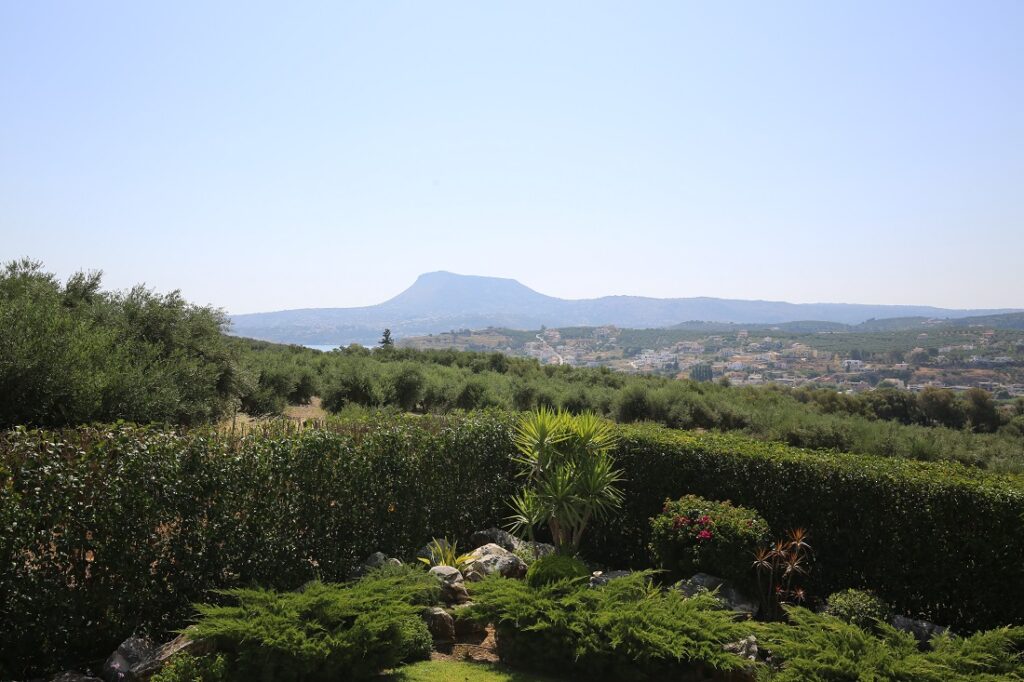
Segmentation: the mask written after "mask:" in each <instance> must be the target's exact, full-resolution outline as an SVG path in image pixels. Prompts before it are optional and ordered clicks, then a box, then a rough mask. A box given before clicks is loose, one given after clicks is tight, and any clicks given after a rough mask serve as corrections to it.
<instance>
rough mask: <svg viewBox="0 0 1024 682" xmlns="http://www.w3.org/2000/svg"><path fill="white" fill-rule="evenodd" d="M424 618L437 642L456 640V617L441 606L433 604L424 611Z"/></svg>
mask: <svg viewBox="0 0 1024 682" xmlns="http://www.w3.org/2000/svg"><path fill="white" fill-rule="evenodd" d="M423 620H424V621H426V623H427V629H428V630H430V635H431V636H432V637H433V638H434V641H435V642H444V643H450V642H454V641H455V619H453V618H452V614H450V613H448V612H447V611H445V610H444V609H442V608H441V607H440V606H432V607H430V608H429V609H427V610H426V611H424V612H423Z"/></svg>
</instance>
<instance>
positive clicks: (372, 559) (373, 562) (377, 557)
mask: <svg viewBox="0 0 1024 682" xmlns="http://www.w3.org/2000/svg"><path fill="white" fill-rule="evenodd" d="M387 560H388V556H387V554H385V553H384V552H374V553H373V554H371V555H370V556H368V557H366V558H365V559H363V564H362V565H363V568H366V569H373V568H380V567H381V566H383V565H384V564H385V563H387Z"/></svg>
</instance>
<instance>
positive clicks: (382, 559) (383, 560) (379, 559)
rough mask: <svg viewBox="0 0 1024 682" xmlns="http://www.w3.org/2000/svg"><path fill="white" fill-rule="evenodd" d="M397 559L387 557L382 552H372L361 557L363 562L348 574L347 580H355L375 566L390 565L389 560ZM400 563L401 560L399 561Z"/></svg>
mask: <svg viewBox="0 0 1024 682" xmlns="http://www.w3.org/2000/svg"><path fill="white" fill-rule="evenodd" d="M393 561H398V559H389V558H388V556H387V555H386V554H384V552H374V553H373V554H371V555H370V556H368V557H366V558H365V559H363V563H361V564H359V566H357V567H356V568H355V569H353V570H352V572H351V573H349V574H348V578H349V580H356V579H357V578H362V577H363V576H364V575H366V574H367V573H369V572H370V571H372V570H373V569H375V568H380V567H381V566H385V565H391V562H393ZM399 563H401V562H399Z"/></svg>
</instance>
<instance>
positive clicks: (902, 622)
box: [892, 616, 949, 644]
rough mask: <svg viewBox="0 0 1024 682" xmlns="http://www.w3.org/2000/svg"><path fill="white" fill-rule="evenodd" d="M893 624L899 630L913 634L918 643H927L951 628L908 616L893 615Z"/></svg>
mask: <svg viewBox="0 0 1024 682" xmlns="http://www.w3.org/2000/svg"><path fill="white" fill-rule="evenodd" d="M892 626H893V627H894V628H896V629H897V630H902V631H903V632H909V633H910V634H912V635H913V636H914V639H916V640H917V642H918V644H927V643H928V642H929V641H931V638H932V637H935V636H937V635H941V634H942V633H944V632H947V631H948V629H949V628H945V627H942V626H941V625H936V624H935V623H929V622H928V621H926V620H914V619H913V618H907V617H906V616H893V619H892Z"/></svg>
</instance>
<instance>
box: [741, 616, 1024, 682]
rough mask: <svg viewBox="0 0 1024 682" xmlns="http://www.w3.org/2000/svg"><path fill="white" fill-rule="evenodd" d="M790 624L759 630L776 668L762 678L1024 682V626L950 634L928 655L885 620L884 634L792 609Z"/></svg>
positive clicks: (776, 681) (779, 681) (783, 681)
mask: <svg viewBox="0 0 1024 682" xmlns="http://www.w3.org/2000/svg"><path fill="white" fill-rule="evenodd" d="M787 615H788V617H789V623H788V624H784V623H770V624H760V625H755V626H754V627H755V628H756V629H757V638H758V642H759V643H760V644H761V645H762V646H765V647H767V648H768V649H769V650H770V651H771V652H772V665H771V667H768V666H764V667H762V668H761V669H759V670H758V679H762V680H771V681H772V682H806V681H807V680H822V681H824V682H829V681H832V680H835V681H837V682H839V681H842V680H906V682H979V681H986V680H988V681H990V682H997V681H1006V682H1009V681H1010V680H1020V679H1024V663H1022V661H1021V658H1020V655H1019V651H1020V649H1021V647H1022V646H1024V628H1020V627H1018V628H1002V629H997V630H990V631H988V632H981V633H978V634H976V635H973V636H971V637H968V638H953V637H949V636H948V635H943V636H941V637H938V638H936V639H933V640H932V646H931V647H930V649H929V650H927V651H920V650H919V649H918V645H917V640H916V639H914V637H913V635H910V634H908V633H905V632H900V631H898V630H896V629H894V628H893V627H891V626H889V625H886V624H884V623H882V624H880V625H878V628H877V632H869V631H867V630H864V629H862V628H859V627H857V626H856V625H852V624H850V623H846V622H843V621H842V620H839V619H838V618H833V617H831V616H827V615H821V614H815V613H812V612H811V611H808V610H807V609H802V608H792V609H789V610H788V614H787Z"/></svg>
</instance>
